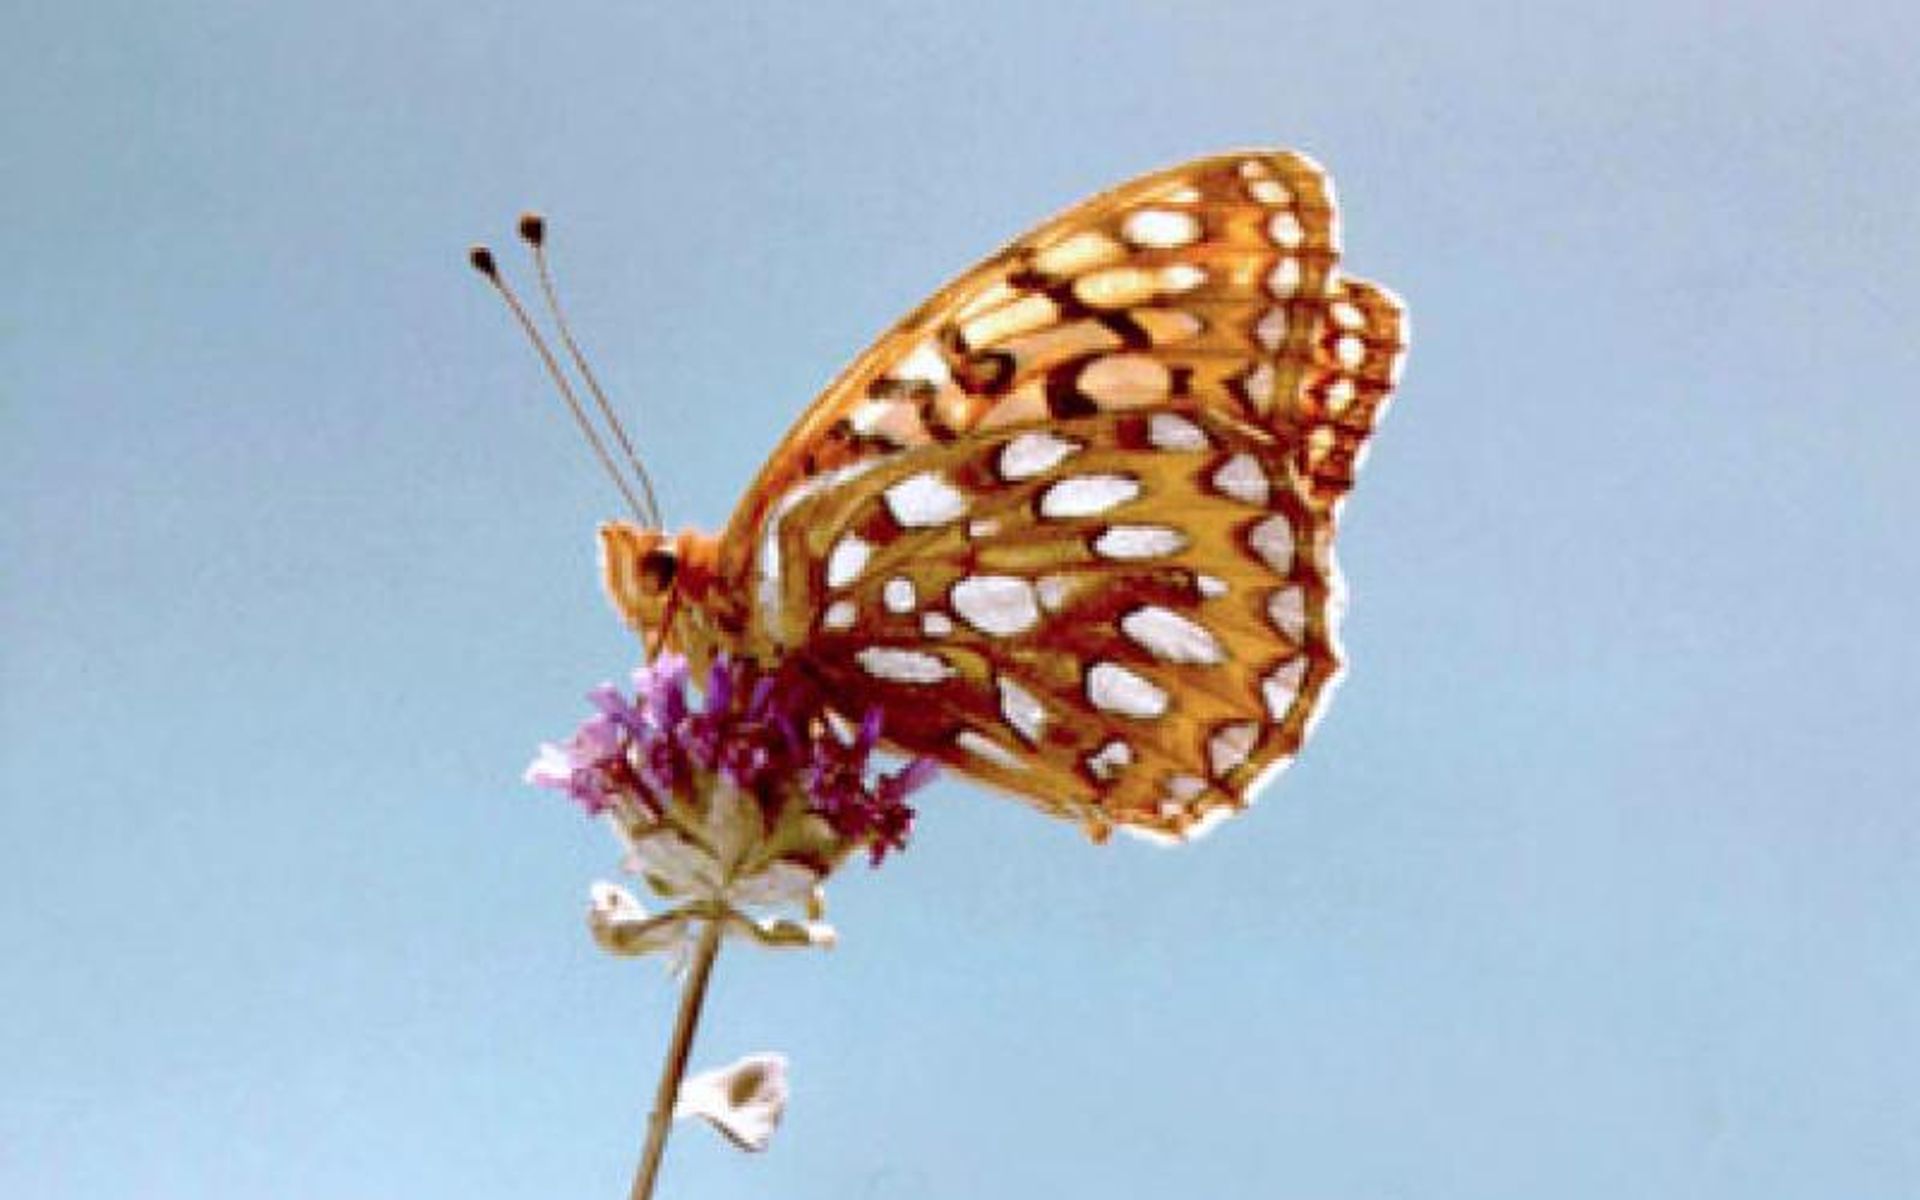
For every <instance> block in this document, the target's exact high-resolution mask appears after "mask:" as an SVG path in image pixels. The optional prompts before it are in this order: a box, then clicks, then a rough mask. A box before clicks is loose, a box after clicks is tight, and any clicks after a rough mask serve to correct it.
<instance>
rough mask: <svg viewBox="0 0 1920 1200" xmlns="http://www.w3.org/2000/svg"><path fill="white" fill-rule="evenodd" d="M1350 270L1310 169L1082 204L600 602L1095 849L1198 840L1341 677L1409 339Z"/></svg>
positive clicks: (1197, 174)
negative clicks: (1364, 463) (849, 719)
mask: <svg viewBox="0 0 1920 1200" xmlns="http://www.w3.org/2000/svg"><path fill="white" fill-rule="evenodd" d="M1339 252H1340V237H1339V226H1338V214H1337V212H1336V208H1335V204H1334V196H1333V187H1332V184H1331V182H1330V181H1329V179H1328V178H1327V176H1326V174H1325V173H1324V172H1323V171H1322V170H1321V169H1320V167H1319V166H1318V165H1317V164H1315V163H1314V162H1313V161H1312V160H1311V159H1309V158H1307V157H1305V156H1304V155H1301V154H1298V153H1293V152H1288V151H1264V150H1263V151H1251V152H1242V153H1231V154H1223V155H1218V156H1212V157H1207V158H1201V159H1198V160H1195V161H1193V162H1189V163H1185V164H1183V165H1180V166H1176V167H1173V168H1171V169H1168V170H1163V171H1159V172H1157V173H1154V174H1150V175H1146V176H1143V177H1141V178H1138V179H1135V180H1133V181H1131V182H1129V183H1125V184H1122V185H1120V186H1119V187H1117V188H1114V189H1113V190H1111V191H1108V192H1105V193H1103V194H1101V195H1098V196H1095V197H1093V198H1092V199H1089V200H1086V201H1084V202H1082V203H1080V204H1079V205H1077V206H1075V207H1073V208H1071V209H1068V210H1067V211H1066V212H1064V213H1062V214H1061V215H1059V216H1057V217H1055V218H1053V219H1052V220H1050V221H1048V222H1046V223H1045V224H1043V225H1041V226H1040V227H1039V228H1037V229H1035V230H1033V231H1032V232H1030V233H1028V234H1027V235H1026V236H1024V237H1022V238H1020V239H1018V240H1017V241H1015V242H1013V243H1012V244H1011V245H1009V246H1007V247H1006V248H1005V249H1003V250H1001V251H1000V252H999V253H997V254H995V255H993V256H992V257H991V258H988V259H987V260H986V261H984V262H982V263H981V264H979V265H978V266H976V267H974V268H973V269H972V270H970V271H967V272H966V273H965V274H963V275H961V276H960V277H959V278H958V279H956V280H954V281H953V282H951V283H949V284H948V285H947V286H946V287H944V288H942V289H941V290H940V291H938V292H937V293H935V294H934V296H933V297H932V298H931V299H929V300H928V301H926V303H924V304H922V305H921V306H920V307H919V308H917V309H915V310H914V311H913V312H911V313H909V314H908V315H907V316H906V317H905V319H903V320H902V321H900V322H899V324H897V325H895V326H894V327H893V329H892V330H890V331H889V332H888V333H887V334H886V335H885V336H884V337H882V338H881V339H880V340H879V341H878V342H877V343H875V344H874V345H873V346H872V348H870V349H869V350H867V351H866V353H864V354H862V355H861V356H860V357H859V358H858V359H856V360H855V361H854V362H853V364H852V365H851V366H849V367H848V368H847V369H846V370H845V371H844V372H843V373H842V374H841V375H840V376H839V378H837V379H836V380H834V381H833V383H832V384H831V386H829V387H828V388H827V389H826V390H825V391H824V392H823V393H822V394H821V395H820V396H819V398H818V399H816V400H815V401H814V402H813V404H812V406H811V407H809V408H808V409H807V410H806V412H805V413H804V415H802V416H801V418H800V420H799V423H798V424H797V425H795V426H794V428H793V429H792V431H791V432H789V433H788V434H787V436H786V437H785V438H784V439H783V440H782V441H781V442H780V444H779V447H778V449H776V450H775V452H774V453H773V455H772V457H771V458H770V459H769V460H768V461H767V462H766V464H765V465H764V466H763V467H762V468H761V470H760V473H759V476H758V478H757V479H755V480H754V482H753V484H752V485H751V486H750V487H749V488H748V489H747V491H746V494H745V496H744V498H743V499H742V500H741V501H740V504H739V506H738V508H737V509H736V510H735V511H734V514H733V516H732V518H731V520H729V521H728V523H727V526H726V528H725V530H724V531H722V532H721V533H720V534H719V535H718V536H714V535H710V534H705V533H700V532H695V531H687V532H682V533H679V534H676V535H668V534H666V533H665V532H663V531H662V530H659V529H653V528H645V527H642V526H640V525H636V524H632V523H627V522H613V523H610V524H607V525H605V526H603V527H602V528H601V530H600V544H601V553H602V566H603V572H604V580H605V585H606V589H607V592H608V594H609V596H610V597H611V599H612V601H613V604H614V606H615V607H616V609H618V611H619V612H620V614H621V615H622V616H623V617H624V619H625V620H626V621H627V622H628V623H629V624H630V625H631V626H633V627H634V628H635V629H636V630H639V631H641V632H642V634H643V636H646V635H649V634H650V635H651V636H652V637H653V638H654V640H655V642H656V644H659V643H663V644H664V645H665V646H666V647H667V648H669V649H674V650H678V651H680V652H683V653H685V654H686V655H687V656H688V657H689V658H690V659H691V660H692V661H693V662H694V663H695V664H696V666H698V665H699V664H702V663H704V662H705V661H707V660H710V659H711V657H712V656H713V655H714V654H715V653H717V652H721V651H724V652H726V653H728V654H731V655H734V656H744V657H747V658H751V659H754V660H757V661H759V662H761V663H763V664H775V665H780V666H790V667H793V668H795V669H797V670H800V671H802V672H804V673H805V674H806V675H807V676H809V677H811V678H812V679H813V680H814V681H815V682H816V683H817V684H818V685H819V686H820V687H821V688H822V689H823V690H824V693H825V694H826V695H828V696H830V697H833V698H834V703H835V704H836V705H837V706H838V707H841V708H843V709H844V710H845V712H846V713H847V714H852V715H854V716H857V715H858V714H861V713H864V712H867V711H869V710H871V709H876V708H877V709H878V710H879V711H880V713H881V715H882V718H883V726H882V727H883V730H884V736H885V739H886V741H887V742H889V743H891V744H892V745H893V746H894V747H895V748H897V749H899V750H901V751H903V752H907V753H912V754H917V755H925V756H930V757H932V758H935V759H938V760H940V761H941V762H943V763H945V764H946V765H948V766H950V767H951V768H953V769H955V770H957V771H959V772H960V773H962V774H964V775H967V776H969V777H972V778H973V779H975V780H978V781H981V782H984V783H986V784H989V785H991V786H993V787H995V788H998V789H1000V790H1003V791H1005V792H1009V793H1011V794H1013V795H1014V796H1016V797H1019V798H1020V799H1023V800H1025V801H1026V802H1028V803H1029V804H1031V805H1033V806H1034V807H1036V808H1038V809H1040V810H1041V811H1042V812H1045V813H1048V814H1051V815H1054V816H1058V817H1063V818H1067V819H1070V820H1072V821H1075V822H1077V823H1079V824H1080V825H1081V826H1082V827H1083V828H1084V829H1085V830H1086V831H1087V832H1088V833H1089V834H1090V835H1091V836H1093V837H1094V838H1095V839H1096V840H1103V839H1104V838H1105V837H1106V836H1107V835H1108V834H1109V833H1110V832H1111V831H1112V830H1114V829H1116V828H1117V829H1122V830H1127V831H1130V832H1135V833H1140V834H1143V835H1146V836H1149V837H1157V838H1170V839H1175V840H1179V839H1183V838H1190V837H1193V836H1195V835H1197V834H1199V833H1201V832H1202V831H1204V830H1206V829H1208V828H1210V827H1211V826H1213V825H1214V824H1216V823H1217V822H1218V821H1220V820H1221V819H1222V818H1224V817H1226V816H1228V815H1230V814H1232V813H1234V812H1237V811H1239V810H1240V809H1242V808H1244V807H1245V806H1246V804H1247V803H1248V801H1249V800H1250V799H1251V798H1252V797H1253V796H1254V794H1255V793H1257V792H1258V791H1260V790H1261V788H1262V787H1263V786H1264V785H1265V784H1266V782H1267V781H1268V780H1269V779H1271V778H1272V777H1273V776H1274V775H1275V774H1277V773H1278V772H1279V771H1280V770H1281V769H1283V768H1284V767H1285V766H1286V765H1287V764H1288V763H1290V762H1291V761H1292V759H1293V757H1294V755H1295V754H1296V753H1297V752H1298V750H1299V749H1300V746H1301V744H1302V743H1303V742H1304V741H1305V739H1306V737H1307V735H1308V733H1309V732H1310V731H1311V729H1312V727H1313V725H1314V722H1315V721H1316V720H1317V719H1318V718H1319V717H1320V715H1321V714H1322V713H1323V712H1324V710H1325V708H1326V705H1327V701H1328V699H1329V697H1330V694H1331V692H1332V689H1333V686H1334V684H1335V681H1336V680H1337V678H1338V676H1339V674H1340V670H1341V654H1340V648H1339V642H1338V639H1337V632H1338V625H1339V622H1340V618H1341V614H1342V611H1343V608H1344V600H1343V585H1342V581H1341V576H1340V573H1339V570H1338V568H1337V566H1336V564H1335V562H1334V554H1333V551H1334V531H1335V527H1336V518H1337V516H1338V512H1339V508H1340V504H1341V501H1342V499H1343V498H1344V497H1345V496H1346V494H1347V492H1348V490H1349V489H1350V488H1351V487H1352V486H1353V481H1354V474H1355V471H1356V470H1357V469H1358V468H1359V465H1360V462H1361V459H1362V457H1363V456H1364V454H1365V452H1366V449H1367V441H1368V438H1369V437H1370V436H1371V435H1372V433H1373V429H1374V426H1375V425H1376V423H1377V422H1378V421H1379V419H1380V416H1381V413H1382V411H1383V409H1384V408H1385V406H1386V403H1387V400H1388V397H1389V396H1390V394H1391V393H1392V390H1393V387H1394V385H1395V383H1396V382H1397V380H1398V376H1399V370H1400V365H1401V360H1402V353H1403V350H1404V348H1405V344H1406V321H1405V316H1404V313H1403V309H1402V306H1401V304H1400V302H1399V300H1398V299H1397V298H1396V297H1395V296H1394V295H1393V294H1392V293H1391V292H1389V291H1387V290H1386V289H1384V288H1382V287H1379V286H1377V285H1375V284H1371V283H1367V282H1364V281H1362V280H1359V279H1354V278H1351V277H1349V276H1346V275H1344V274H1342V273H1341V271H1340V268H1339Z"/></svg>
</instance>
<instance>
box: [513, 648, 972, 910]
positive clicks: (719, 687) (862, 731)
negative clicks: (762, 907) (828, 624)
mask: <svg viewBox="0 0 1920 1200" xmlns="http://www.w3.org/2000/svg"><path fill="white" fill-rule="evenodd" d="M688 683H689V671H688V667H687V662H686V660H685V659H684V658H681V657H679V656H678V655H663V656H662V657H661V658H660V659H658V660H657V661H656V662H654V663H653V664H651V665H650V666H646V667H642V668H641V669H639V670H638V671H635V672H634V675H633V691H632V694H631V696H629V695H628V694H627V693H625V692H623V691H621V690H620V689H619V688H617V687H614V686H613V685H611V684H603V685H601V686H600V687H597V688H595V689H594V690H593V691H592V692H591V693H590V694H589V697H588V698H589V700H590V701H591V702H592V704H593V706H594V709H595V710H596V711H595V713H594V715H593V716H591V717H589V718H587V720H586V721H585V722H584V723H583V724H582V725H581V726H580V728H579V729H578V730H577V731H575V733H574V734H573V736H572V737H570V738H569V739H567V740H566V741H564V742H559V743H548V744H546V745H543V746H542V747H541V748H540V755H539V757H538V758H536V759H535V760H534V762H533V764H532V765H531V766H529V767H528V768H527V772H526V779H527V782H529V783H532V784H535V785H538V786H541V787H547V788H552V789H555V790H559V791H563V792H565V793H567V795H569V796H571V797H572V798H573V799H574V800H575V801H576V802H577V803H578V804H579V805H580V806H581V807H582V808H583V809H585V810H586V811H587V812H588V813H589V814H592V815H595V816H598V815H602V814H611V815H612V816H613V817H614V818H615V819H616V824H617V826H618V827H619V828H620V829H621V831H622V834H623V836H625V837H626V838H627V839H628V841H629V843H630V844H632V845H633V846H635V847H636V850H638V848H640V847H641V846H642V845H643V844H645V846H646V848H647V853H646V855H644V856H642V857H644V858H645V859H646V860H647V861H648V862H651V863H655V864H660V863H665V864H667V865H666V867H663V868H662V872H664V873H662V872H656V873H654V874H653V875H650V881H651V882H653V883H654V885H655V887H656V890H659V889H660V888H663V887H664V888H666V890H668V891H673V890H675V888H676V887H678V886H680V884H676V883H674V882H673V881H675V880H678V881H681V883H683V884H686V886H688V887H691V886H692V884H690V883H686V881H690V880H733V881H735V882H742V881H750V880H751V879H753V878H757V877H761V876H764V874H765V872H767V871H768V870H771V869H773V868H774V867H775V866H776V865H777V864H778V863H781V862H785V863H787V864H788V868H787V869H792V868H793V867H794V866H795V865H798V866H799V867H801V868H804V869H805V870H806V871H810V872H812V873H813V874H814V875H816V876H818V875H824V874H826V872H827V871H829V870H831V869H832V867H833V866H834V865H835V864H836V863H838V862H839V861H840V860H841V859H843V858H845V857H846V856H847V855H848V854H849V853H851V852H852V851H854V850H856V849H864V850H866V852H867V855H868V858H869V860H870V861H871V862H872V863H873V864H874V865H876V866H877V865H879V863H880V862H881V861H882V860H884V859H885V857H886V855H887V854H888V853H889V852H891V851H896V850H900V849H902V848H904V847H905V845H906V842H907V837H908V834H909V833H910V832H911V830H912V826H913V816H914V812H913V809H912V808H911V807H910V806H909V805H908V804H907V803H906V797H907V796H908V795H909V794H911V793H912V792H914V791H916V790H917V789H919V788H920V787H923V786H924V785H925V784H926V783H927V782H928V781H929V780H930V779H931V778H932V777H933V775H934V772H935V769H936V768H935V765H934V763H933V762H932V761H931V760H929V759H916V760H914V761H913V762H911V763H909V764H908V765H907V766H905V767H903V768H902V769H900V770H898V771H895V772H893V773H892V774H884V775H881V774H876V773H875V772H874V771H873V770H872V768H871V759H872V756H873V751H874V749H875V748H876V747H877V746H878V745H879V742H880V738H881V733H882V719H881V713H880V711H879V710H878V709H875V710H873V711H871V712H868V713H866V714H864V717H863V719H862V720H861V722H860V725H859V727H858V729H857V730H855V731H853V732H852V734H851V735H850V736H844V737H843V736H841V734H840V733H839V732H838V730H839V728H841V727H842V726H844V722H842V721H840V720H839V719H838V718H837V717H835V716H833V715H832V714H831V713H830V712H829V708H828V706H827V704H826V703H825V702H824V699H823V697H822V696H821V695H820V693H819V692H818V690H817V689H816V688H814V687H813V686H811V685H810V684H809V683H807V682H806V681H805V680H804V679H802V678H801V677H800V676H798V675H797V674H795V673H793V672H788V671H781V670H778V669H775V670H766V669H763V668H761V667H760V666H759V665H758V664H755V663H752V662H750V661H746V660H740V659H732V658H729V657H727V656H725V655H721V656H719V657H717V658H716V659H715V661H714V663H713V665H712V668H711V670H710V671H709V672H708V675H707V680H706V689H705V692H706V694H705V698H704V701H702V702H700V703H699V704H698V705H697V706H696V705H695V704H694V703H692V702H690V700H689V697H688V694H687V692H688ZM723 792H726V793H730V794H733V795H737V796H740V797H743V798H747V799H750V800H751V801H752V803H751V804H748V805H747V806H746V808H745V809H744V810H743V809H741V807H740V805H739V804H738V803H737V802H733V801H728V802H726V803H722V799H721V798H722V793H723ZM743 813H753V814H754V816H753V817H746V816H743V815H742V814H743ZM742 820H747V821H748V822H749V823H750V824H751V825H753V826H754V828H743V827H741V826H740V822H741V821H742ZM809 820H813V821H814V822H815V824H814V825H812V826H808V825H806V824H805V822H807V821H809ZM796 822H798V824H796ZM821 823H824V830H825V831H826V832H825V833H824V834H823V833H822V832H819V830H820V828H821ZM783 830H784V831H785V832H781V831H783ZM810 831H811V832H810ZM662 838H666V839H669V840H670V841H671V842H672V844H673V845H676V846H682V847H684V848H685V853H688V854H695V855H704V856H706V859H707V860H709V861H707V863H706V865H705V866H702V865H701V864H698V863H695V864H691V865H686V864H678V865H676V861H675V860H674V857H673V856H674V854H676V853H680V852H679V851H673V852H672V853H665V854H664V856H663V851H662V846H663V845H665V844H666V843H663V842H661V841H660V839H662ZM722 857H725V858H726V860H727V861H725V862H720V861H719V859H721V858H722ZM669 876H670V877H671V879H669ZM728 886H731V885H730V884H729V885H728ZM749 890H751V889H749ZM756 894H757V893H756Z"/></svg>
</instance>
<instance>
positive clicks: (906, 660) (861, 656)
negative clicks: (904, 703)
mask: <svg viewBox="0 0 1920 1200" xmlns="http://www.w3.org/2000/svg"><path fill="white" fill-rule="evenodd" d="M854 658H855V660H857V661H858V662H859V664H860V666H861V668H862V669H864V670H865V671H866V673H867V674H869V675H871V676H873V677H874V678H875V679H886V680H891V681H892V682H894V683H939V682H940V681H941V680H943V679H946V678H948V677H950V676H951V675H953V674H954V670H953V666H952V665H951V664H950V663H948V662H947V660H946V659H944V658H941V657H940V656H939V655H937V654H928V653H926V652H925V651H923V650H902V649H900V648H899V647H896V646H867V647H865V648H864V649H862V650H861V651H860V652H859V653H858V654H856V655H854Z"/></svg>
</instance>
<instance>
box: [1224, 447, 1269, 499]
mask: <svg viewBox="0 0 1920 1200" xmlns="http://www.w3.org/2000/svg"><path fill="white" fill-rule="evenodd" d="M1213 486H1214V487H1215V488H1217V489H1219V491H1220V492H1221V493H1222V494H1224V495H1227V496H1231V497H1233V498H1234V499H1235V500H1238V501H1240V502H1241V503H1243V504H1251V505H1253V506H1255V507H1256V508H1265V507H1266V506H1267V497H1268V495H1269V493H1270V491H1271V485H1270V484H1268V482H1267V473H1266V472H1265V471H1262V470H1261V469H1260V463H1259V462H1258V461H1257V460H1255V458H1254V457H1253V455H1251V454H1236V455H1234V456H1233V457H1232V458H1230V459H1228V460H1227V461H1226V462H1224V463H1222V464H1220V469H1219V470H1217V471H1215V472H1214V473H1213Z"/></svg>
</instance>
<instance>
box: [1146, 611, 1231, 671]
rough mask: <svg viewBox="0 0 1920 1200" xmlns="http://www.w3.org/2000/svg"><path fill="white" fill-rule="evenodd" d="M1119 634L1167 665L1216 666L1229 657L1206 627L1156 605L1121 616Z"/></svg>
mask: <svg viewBox="0 0 1920 1200" xmlns="http://www.w3.org/2000/svg"><path fill="white" fill-rule="evenodd" d="M1120 632H1122V633H1124V634H1126V635H1127V636H1128V637H1129V638H1131V639H1132V640H1133V642H1134V644H1135V645H1137V646H1139V647H1140V648H1141V649H1143V650H1146V651H1148V652H1149V653H1151V654H1153V655H1154V656H1155V657H1157V658H1159V659H1161V660H1162V661H1165V662H1174V663H1217V662H1220V661H1222V660H1223V659H1224V658H1225V657H1226V653H1225V652H1224V651H1223V650H1221V648H1220V642H1219V639H1217V638H1215V637H1214V636H1213V633H1212V631H1211V630H1209V629H1207V627H1206V626H1204V625H1201V624H1199V623H1198V622H1196V621H1192V620H1189V619H1188V618H1186V617H1183V616H1181V615H1180V614H1179V613H1177V612H1174V611H1173V610H1172V609H1170V608H1161V607H1160V606H1159V605H1157V604H1149V605H1146V606H1144V607H1141V608H1136V609H1134V610H1133V611H1132V612H1130V613H1128V614H1127V615H1126V616H1124V617H1121V618H1120Z"/></svg>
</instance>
